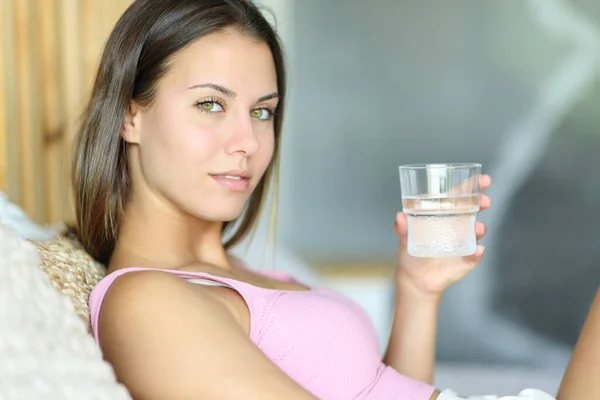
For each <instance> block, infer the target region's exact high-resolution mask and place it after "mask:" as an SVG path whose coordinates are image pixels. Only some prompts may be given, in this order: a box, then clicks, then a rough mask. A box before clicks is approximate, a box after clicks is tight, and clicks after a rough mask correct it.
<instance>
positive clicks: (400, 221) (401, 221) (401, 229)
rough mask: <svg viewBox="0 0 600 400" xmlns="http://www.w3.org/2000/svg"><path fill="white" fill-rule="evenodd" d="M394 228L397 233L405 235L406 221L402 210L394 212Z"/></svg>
mask: <svg viewBox="0 0 600 400" xmlns="http://www.w3.org/2000/svg"><path fill="white" fill-rule="evenodd" d="M394 230H395V231H396V233H397V234H398V235H400V236H401V235H406V232H407V221H406V214H404V213H403V212H402V211H400V212H399V213H397V214H396V221H395V222H394Z"/></svg>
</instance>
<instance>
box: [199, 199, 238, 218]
mask: <svg viewBox="0 0 600 400" xmlns="http://www.w3.org/2000/svg"><path fill="white" fill-rule="evenodd" d="M243 210H244V204H243V203H242V204H239V205H238V204H228V202H227V201H223V202H221V203H220V204H215V205H214V206H212V207H203V209H198V207H196V208H195V209H193V211H192V212H190V214H192V215H194V216H196V217H197V218H198V219H202V220H205V221H212V222H229V221H233V220H235V219H237V218H238V217H239V216H240V215H241V214H242V212H243Z"/></svg>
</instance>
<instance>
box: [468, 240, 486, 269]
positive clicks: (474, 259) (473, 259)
mask: <svg viewBox="0 0 600 400" xmlns="http://www.w3.org/2000/svg"><path fill="white" fill-rule="evenodd" d="M484 253H485V247H484V246H482V245H477V251H476V252H475V254H473V255H470V256H465V257H463V261H464V262H466V263H468V264H471V265H472V266H475V265H477V264H479V263H480V262H481V260H482V259H483V254H484Z"/></svg>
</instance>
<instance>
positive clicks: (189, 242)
mask: <svg viewBox="0 0 600 400" xmlns="http://www.w3.org/2000/svg"><path fill="white" fill-rule="evenodd" d="M140 197H141V196H138V198H140ZM144 198H145V199H147V200H146V201H136V199H131V201H130V202H129V203H128V205H127V207H126V209H125V213H124V217H123V220H122V223H121V227H120V230H119V240H118V242H117V246H116V248H115V251H114V253H113V256H112V258H111V261H110V269H112V270H114V269H118V268H124V267H131V266H143V267H150V268H162V269H180V268H184V267H185V266H188V265H190V264H195V263H204V264H210V265H212V266H216V267H219V268H223V269H226V270H230V269H231V268H232V266H231V264H230V262H229V260H228V257H227V252H226V250H225V248H224V246H223V243H222V239H221V229H222V226H223V223H222V222H220V221H203V220H200V219H198V218H196V217H194V216H192V215H189V214H184V213H182V212H181V211H178V210H174V209H173V208H171V207H168V206H165V205H164V204H162V205H161V204H159V203H158V202H157V201H156V199H155V198H154V201H153V200H152V199H153V198H152V196H144Z"/></svg>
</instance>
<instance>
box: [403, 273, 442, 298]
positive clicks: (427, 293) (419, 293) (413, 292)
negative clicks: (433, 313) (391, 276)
mask: <svg viewBox="0 0 600 400" xmlns="http://www.w3.org/2000/svg"><path fill="white" fill-rule="evenodd" d="M443 294H444V292H443V291H432V290H428V289H427V288H424V287H422V286H421V285H419V283H418V282H416V281H415V279H414V278H412V277H410V276H407V275H406V274H404V273H402V272H401V271H399V272H398V274H397V276H396V299H397V300H404V301H410V302H411V303H415V302H418V303H420V304H431V305H436V306H437V305H438V304H439V302H440V301H441V299H442V296H443Z"/></svg>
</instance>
